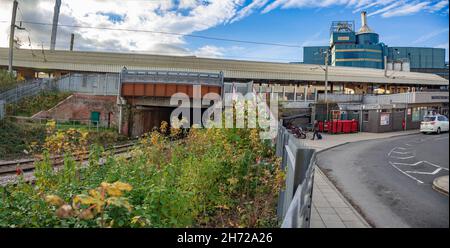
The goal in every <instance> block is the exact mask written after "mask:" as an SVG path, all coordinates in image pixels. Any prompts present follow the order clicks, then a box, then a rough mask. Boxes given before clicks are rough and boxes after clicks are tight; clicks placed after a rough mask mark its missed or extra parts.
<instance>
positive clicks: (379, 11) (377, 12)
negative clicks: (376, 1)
mask: <svg viewBox="0 0 450 248" xmlns="http://www.w3.org/2000/svg"><path fill="white" fill-rule="evenodd" d="M401 4H402V2H395V3H393V4H390V5H388V6H386V7H384V8H382V9H379V10H376V11H374V12H371V13H369V14H368V15H367V16H373V15H378V14H381V13H384V12H386V11H389V10H391V9H393V8H395V7H398V6H400V5H401Z"/></svg>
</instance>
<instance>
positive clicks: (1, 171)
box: [0, 142, 137, 185]
mask: <svg viewBox="0 0 450 248" xmlns="http://www.w3.org/2000/svg"><path fill="white" fill-rule="evenodd" d="M136 144H137V143H136V142H132V143H128V144H123V145H116V146H113V147H112V148H110V149H106V151H113V152H114V155H119V154H123V153H127V152H128V151H130V148H131V147H133V146H135V145H136ZM88 159H89V152H86V153H81V154H77V155H76V159H75V161H78V162H80V161H81V162H82V163H84V162H86V161H87V160H88ZM39 161H40V160H38V159H22V160H17V161H7V162H2V163H0V185H6V184H8V183H14V181H16V180H17V173H18V171H20V172H21V173H23V175H24V178H25V180H26V181H29V180H33V172H34V169H35V163H36V162H39ZM51 161H52V165H53V167H54V168H55V169H58V167H60V166H61V165H63V164H64V158H63V156H55V157H53V158H51Z"/></svg>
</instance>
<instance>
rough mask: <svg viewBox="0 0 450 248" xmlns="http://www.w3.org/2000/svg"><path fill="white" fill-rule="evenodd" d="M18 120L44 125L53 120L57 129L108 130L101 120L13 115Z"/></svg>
mask: <svg viewBox="0 0 450 248" xmlns="http://www.w3.org/2000/svg"><path fill="white" fill-rule="evenodd" d="M15 118H16V120H17V121H18V122H26V123H35V124H40V125H46V124H47V123H48V122H49V121H54V122H55V124H56V128H57V129H69V128H82V129H86V130H89V131H100V130H108V129H109V128H110V127H108V124H107V123H104V122H101V121H92V120H88V119H84V120H81V119H80V120H67V119H47V118H31V117H18V116H17V117H15Z"/></svg>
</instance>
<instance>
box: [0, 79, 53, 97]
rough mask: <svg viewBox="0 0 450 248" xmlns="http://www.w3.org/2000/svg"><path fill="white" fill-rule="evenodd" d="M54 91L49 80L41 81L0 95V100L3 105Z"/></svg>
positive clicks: (20, 86)
mask: <svg viewBox="0 0 450 248" xmlns="http://www.w3.org/2000/svg"><path fill="white" fill-rule="evenodd" d="M51 89H55V82H54V81H53V80H50V79H42V80H39V81H37V82H33V83H24V84H21V85H18V86H16V87H15V88H13V89H10V90H7V91H5V92H2V93H0V100H3V101H4V102H5V103H15V102H18V101H20V100H21V99H22V98H24V97H29V96H35V95H38V94H39V93H41V92H42V91H44V90H51Z"/></svg>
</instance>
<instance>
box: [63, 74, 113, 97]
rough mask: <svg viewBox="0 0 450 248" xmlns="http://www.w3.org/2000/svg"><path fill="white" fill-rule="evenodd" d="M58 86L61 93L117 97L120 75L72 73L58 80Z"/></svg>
mask: <svg viewBox="0 0 450 248" xmlns="http://www.w3.org/2000/svg"><path fill="white" fill-rule="evenodd" d="M56 85H57V87H58V90H60V91H69V92H78V93H84V94H91V95H104V96H117V94H118V92H119V74H118V73H106V74H97V73H96V74H80V73H70V74H67V75H64V76H62V77H60V78H58V79H56Z"/></svg>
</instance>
